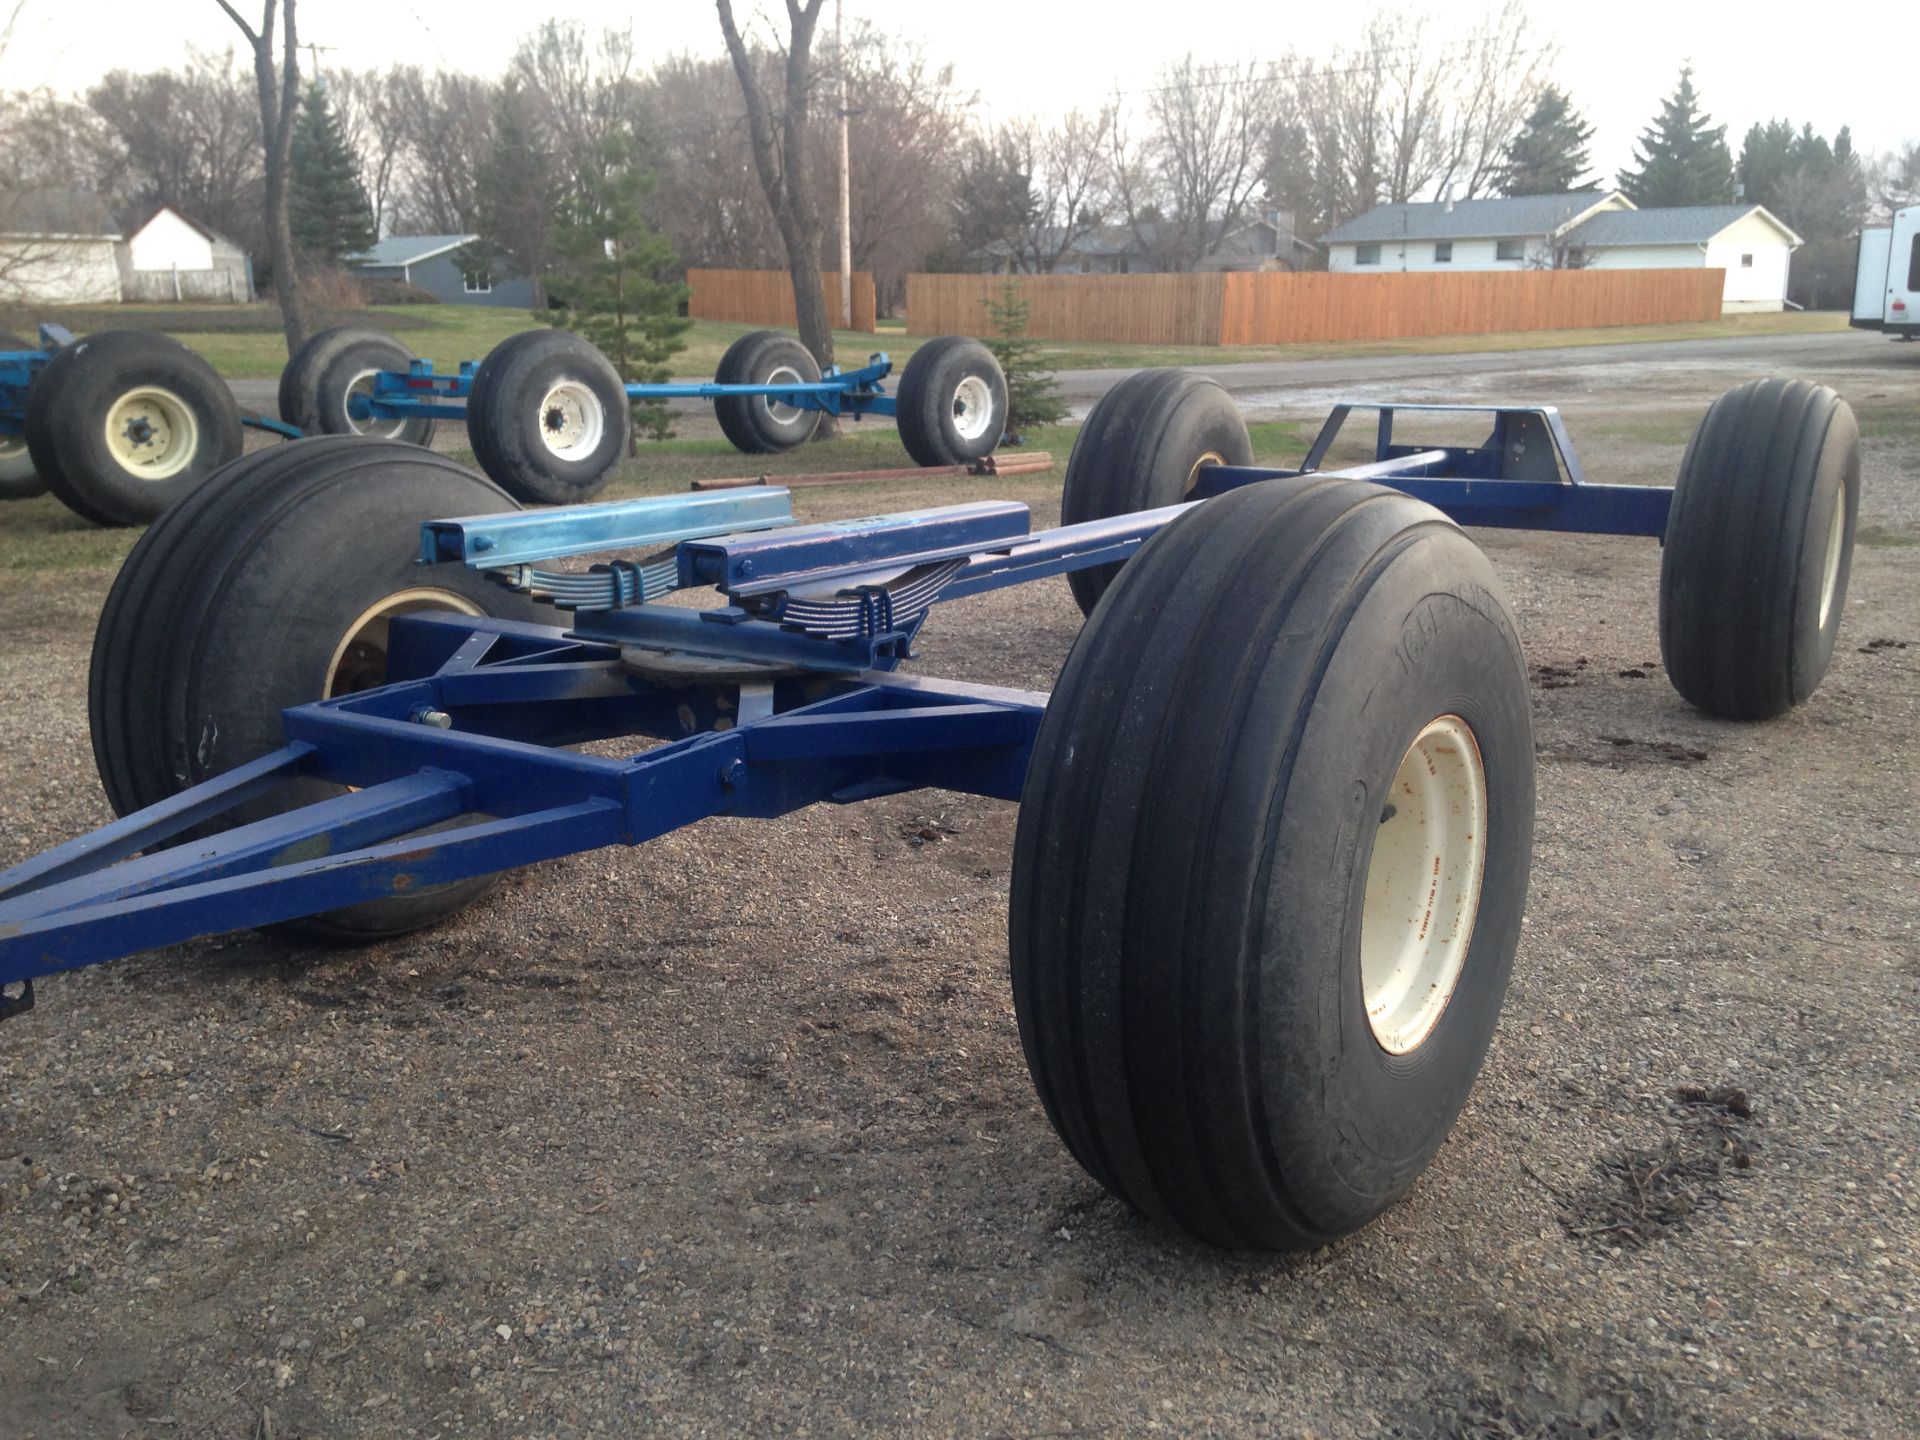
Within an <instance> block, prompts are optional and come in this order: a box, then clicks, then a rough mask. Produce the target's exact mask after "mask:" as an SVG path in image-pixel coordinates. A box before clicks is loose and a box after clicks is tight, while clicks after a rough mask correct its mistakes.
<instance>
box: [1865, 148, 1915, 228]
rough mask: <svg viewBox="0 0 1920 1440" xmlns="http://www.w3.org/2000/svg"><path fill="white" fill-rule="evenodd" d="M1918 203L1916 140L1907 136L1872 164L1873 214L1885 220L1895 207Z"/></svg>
mask: <svg viewBox="0 0 1920 1440" xmlns="http://www.w3.org/2000/svg"><path fill="white" fill-rule="evenodd" d="M1909 205H1920V141H1914V140H1909V141H1908V142H1907V143H1906V144H1905V145H1903V146H1901V147H1900V149H1898V150H1896V151H1894V152H1893V153H1892V154H1888V155H1883V156H1881V157H1880V159H1879V160H1878V161H1877V162H1875V164H1874V167H1873V214H1874V216H1875V218H1877V219H1880V220H1885V219H1887V218H1888V217H1890V216H1891V215H1892V214H1893V212H1894V211H1896V210H1904V209H1906V208H1907V207H1908V206H1909Z"/></svg>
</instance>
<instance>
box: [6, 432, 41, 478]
mask: <svg viewBox="0 0 1920 1440" xmlns="http://www.w3.org/2000/svg"><path fill="white" fill-rule="evenodd" d="M31 474H33V457H32V456H31V455H29V454H28V453H27V437H26V436H24V435H0V480H24V479H26V477H27V476H29V475H31Z"/></svg>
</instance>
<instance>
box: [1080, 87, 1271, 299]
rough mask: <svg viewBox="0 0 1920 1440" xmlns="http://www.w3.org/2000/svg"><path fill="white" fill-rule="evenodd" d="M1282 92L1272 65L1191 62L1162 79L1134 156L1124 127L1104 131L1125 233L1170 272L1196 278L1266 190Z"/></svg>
mask: <svg viewBox="0 0 1920 1440" xmlns="http://www.w3.org/2000/svg"><path fill="white" fill-rule="evenodd" d="M1276 89H1277V85H1276V81H1275V78H1274V72H1273V67H1272V66H1270V65H1267V64H1264V63H1261V62H1254V61H1249V62H1248V63H1247V64H1245V65H1238V66H1234V65H1223V66H1202V65H1199V64H1197V63H1196V62H1195V61H1194V58H1193V56H1192V55H1190V54H1189V55H1187V56H1185V57H1183V58H1182V59H1180V60H1177V61H1175V62H1174V63H1173V64H1171V65H1169V66H1167V67H1166V68H1165V69H1164V70H1162V71H1161V72H1160V76H1159V81H1158V83H1157V84H1156V85H1155V87H1154V89H1153V90H1152V91H1151V92H1150V94H1149V96H1148V99H1147V106H1146V111H1147V120H1148V126H1147V130H1146V133H1145V135H1144V137H1143V139H1142V141H1141V142H1140V144H1139V145H1138V147H1137V148H1133V147H1129V145H1128V143H1127V134H1126V130H1125V128H1124V127H1123V126H1121V125H1120V124H1119V123H1118V121H1117V120H1116V121H1115V122H1114V123H1112V124H1110V125H1108V126H1107V127H1106V133H1107V135H1108V138H1109V146H1108V149H1109V155H1110V157H1111V163H1110V166H1109V174H1110V175H1111V176H1112V177H1113V179H1114V184H1115V189H1116V191H1117V192H1118V193H1119V194H1120V196H1121V198H1122V199H1123V200H1124V201H1125V203H1126V207H1127V220H1128V223H1130V224H1131V225H1132V226H1133V228H1134V231H1135V237H1136V239H1137V240H1138V242H1139V243H1140V245H1141V246H1142V247H1143V248H1144V249H1146V250H1147V252H1148V253H1149V254H1151V255H1153V256H1155V258H1156V259H1157V260H1158V262H1159V263H1160V264H1161V265H1162V266H1164V267H1165V268H1168V269H1174V270H1191V269H1193V268H1194V267H1195V266H1196V265H1198V264H1199V263H1200V262H1201V261H1202V260H1203V259H1205V258H1206V256H1207V254H1208V253H1209V252H1210V251H1211V250H1212V249H1213V248H1214V246H1215V245H1216V244H1217V243H1218V241H1219V239H1220V237H1221V236H1222V235H1223V234H1225V233H1226V232H1227V231H1229V230H1231V229H1233V228H1234V227H1235V226H1236V225H1238V224H1239V223H1240V221H1241V220H1242V219H1243V218H1244V216H1245V215H1246V212H1247V208H1248V206H1249V204H1250V203H1251V202H1252V201H1253V200H1254V198H1255V197H1256V196H1257V195H1258V193H1259V190H1260V184H1261V178H1262V170H1263V166H1264V162H1265V160H1266V150H1267V137H1268V133H1269V127H1270V125H1271V121H1272V115H1273V111H1274V109H1275V95H1276ZM1156 217H1157V218H1158V221H1159V224H1158V225H1157V226H1155V225H1154V224H1153V220H1154V219H1155V218H1156Z"/></svg>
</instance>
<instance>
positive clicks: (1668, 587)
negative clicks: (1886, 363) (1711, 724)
mask: <svg viewBox="0 0 1920 1440" xmlns="http://www.w3.org/2000/svg"><path fill="white" fill-rule="evenodd" d="M1859 514H1860V427H1859V426H1858V425H1857V424H1856V423H1855V421H1854V418H1853V411H1852V409H1851V408H1850V407H1849V406H1848V405H1847V402H1846V401H1844V400H1842V399H1841V398H1840V397H1839V396H1838V395H1836V394H1835V393H1834V392H1833V391H1832V390H1830V389H1828V388H1827V387H1826V386H1824V385H1814V384H1810V383H1809V382H1807V381H1805V380H1754V381H1751V382H1749V383H1748V384H1745V385H1742V386H1740V387H1739V388H1738V389H1736V390H1729V391H1728V392H1727V393H1726V394H1725V395H1722V396H1721V397H1720V398H1719V399H1718V400H1716V401H1714V402H1713V404H1712V406H1711V407H1709V408H1708V410H1707V413H1706V417H1705V418H1704V419H1702V420H1701V422H1700V427H1699V428H1698V429H1697V430H1695V431H1694V432H1693V440H1692V442H1691V443H1690V444H1689V445H1688V446H1687V453H1686V458H1685V459H1683V460H1682V461H1681V462H1680V478H1679V479H1678V480H1677V481H1676V482H1675V483H1674V487H1673V509H1672V510H1671V511H1670V512H1668V515H1667V536H1666V549H1665V551H1664V552H1663V553H1662V555H1661V558H1660V656H1661V660H1662V662H1663V663H1664V664H1665V665H1666V669H1667V675H1668V677H1669V678H1670V679H1671V680H1672V681H1673V687H1674V689H1676V690H1678V691H1679V692H1680V694H1681V695H1682V696H1684V697H1685V698H1686V699H1687V701H1688V702H1690V703H1691V704H1693V705H1695V706H1698V707H1699V708H1700V709H1702V710H1704V711H1706V712H1707V713H1708V714H1709V715H1717V716H1720V717H1721V718H1723V719H1727V720H1766V719H1770V718H1772V717H1773V716H1775V715H1780V714H1784V713H1785V712H1786V711H1788V710H1790V709H1792V708H1793V707H1794V706H1795V705H1798V704H1799V703H1800V702H1801V701H1803V700H1805V699H1806V698H1807V697H1808V696H1809V695H1811V694H1812V693H1813V692H1814V688H1815V687H1816V686H1817V685H1819V683H1820V680H1821V677H1822V676H1824V675H1825V674H1826V673H1827V666H1828V664H1829V663H1830V662H1831V661H1832V659H1833V646H1834V640H1835V637H1836V636H1837V635H1838V634H1839V631H1840V618H1841V614H1842V612H1843V611H1844V610H1845V609H1846V601H1847V578H1848V576H1849V574H1850V573H1851V571H1852V569H1853V535H1854V528H1855V526H1856V524H1857V523H1858V520H1859Z"/></svg>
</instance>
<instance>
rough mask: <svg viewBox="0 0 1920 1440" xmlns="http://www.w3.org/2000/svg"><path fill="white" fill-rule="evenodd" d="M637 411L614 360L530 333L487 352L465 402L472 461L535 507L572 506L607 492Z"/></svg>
mask: <svg viewBox="0 0 1920 1440" xmlns="http://www.w3.org/2000/svg"><path fill="white" fill-rule="evenodd" d="M632 427H633V415H632V406H631V404H630V402H629V401H628V400H627V390H626V386H625V385H624V384H623V383H622V382H621V379H620V375H619V372H618V371H616V370H615V369H614V368H613V365H612V363H611V362H610V361H608V359H607V357H606V356H604V355H602V354H601V353H600V352H599V351H598V350H596V349H594V347H593V346H591V345H589V344H588V343H587V342H586V341H584V340H582V339H581V338H580V337H579V336H578V335H570V334H568V333H567V332H566V331H564V330H525V331H522V332H521V333H520V334H518V335H510V336H508V337H507V338H506V339H505V340H502V341H501V342H500V343H499V344H498V345H496V346H494V347H493V349H492V350H491V351H489V352H488V354H487V358H486V359H485V360H484V361H482V362H481V365H480V373H479V374H478V375H476V376H475V377H474V381H473V391H472V393H471V394H470V395H469V396H468V397H467V433H468V435H469V436H470V437H471V438H472V441H473V453H474V458H476V459H477V460H478V461H479V462H480V468H481V469H482V470H484V471H486V472H487V475H488V476H489V478H491V479H492V480H493V482H494V484H496V485H498V486H499V487H500V488H501V489H502V490H505V491H506V492H507V493H508V494H509V495H511V496H513V498H514V499H516V500H523V501H526V502H528V503H530V504H542V505H568V504H573V503H575V502H577V501H581V500H591V499H592V498H593V497H594V496H595V495H598V494H599V493H600V491H601V490H602V489H604V488H605V486H606V483H607V479H608V477H609V476H611V475H612V473H613V469H614V467H615V466H616V465H618V464H619V463H620V460H621V457H622V456H624V455H625V454H626V453H627V443H628V440H629V437H630V435H631V432H632Z"/></svg>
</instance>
